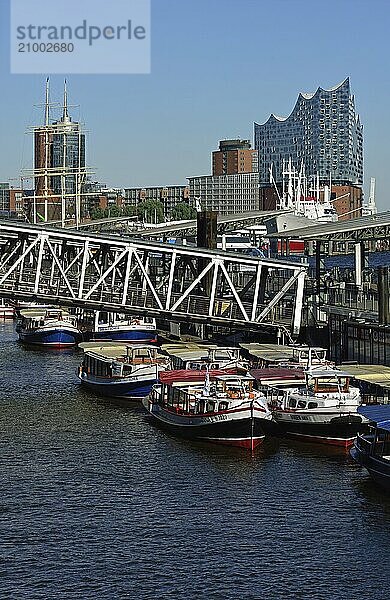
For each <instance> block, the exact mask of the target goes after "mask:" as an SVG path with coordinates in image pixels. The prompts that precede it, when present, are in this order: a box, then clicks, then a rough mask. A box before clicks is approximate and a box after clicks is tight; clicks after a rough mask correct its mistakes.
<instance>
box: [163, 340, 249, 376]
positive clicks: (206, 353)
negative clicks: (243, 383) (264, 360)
mask: <svg viewBox="0 0 390 600" xmlns="http://www.w3.org/2000/svg"><path fill="white" fill-rule="evenodd" d="M161 350H162V351H163V352H164V353H165V354H167V356H169V359H170V363H171V368H172V369H189V370H192V371H205V370H207V369H208V370H219V369H229V370H230V369H237V371H243V372H246V371H247V370H248V367H249V363H248V361H246V360H244V359H243V358H242V356H241V352H240V349H239V348H230V347H222V346H216V345H215V344H196V343H188V344H186V343H176V344H163V345H162V346H161Z"/></svg>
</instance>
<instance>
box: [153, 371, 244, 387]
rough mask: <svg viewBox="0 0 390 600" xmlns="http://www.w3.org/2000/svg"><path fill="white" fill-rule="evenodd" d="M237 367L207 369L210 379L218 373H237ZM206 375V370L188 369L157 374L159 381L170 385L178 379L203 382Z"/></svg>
mask: <svg viewBox="0 0 390 600" xmlns="http://www.w3.org/2000/svg"><path fill="white" fill-rule="evenodd" d="M238 374H239V373H238V370H237V369H218V370H213V371H209V377H210V379H213V378H215V377H217V376H218V375H238ZM205 377H206V371H191V370H190V369H181V370H179V371H161V372H160V374H159V379H160V381H161V383H165V384H166V385H172V383H177V382H178V381H182V382H183V383H185V382H186V381H188V382H190V381H196V382H198V381H199V383H203V381H204V380H205Z"/></svg>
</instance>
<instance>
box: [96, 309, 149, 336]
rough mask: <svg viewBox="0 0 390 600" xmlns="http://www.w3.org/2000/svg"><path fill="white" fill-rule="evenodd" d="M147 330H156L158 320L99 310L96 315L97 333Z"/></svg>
mask: <svg viewBox="0 0 390 600" xmlns="http://www.w3.org/2000/svg"><path fill="white" fill-rule="evenodd" d="M129 327H134V328H141V327H142V328H146V329H148V330H155V329H156V319H153V318H151V317H135V316H133V315H129V314H125V313H114V312H108V311H101V310H98V311H96V313H95V323H94V328H95V332H99V331H106V330H107V329H113V330H115V329H124V328H126V329H127V328H129Z"/></svg>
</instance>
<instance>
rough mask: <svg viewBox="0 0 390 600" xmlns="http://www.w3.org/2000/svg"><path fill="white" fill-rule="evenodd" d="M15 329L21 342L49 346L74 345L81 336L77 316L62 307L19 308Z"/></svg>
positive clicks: (65, 346)
mask: <svg viewBox="0 0 390 600" xmlns="http://www.w3.org/2000/svg"><path fill="white" fill-rule="evenodd" d="M16 331H17V333H18V334H19V339H20V341H21V342H23V343H25V344H29V345H34V346H45V347H50V348H67V347H71V346H75V345H76V344H77V343H78V342H79V341H80V340H81V337H82V333H81V331H80V329H79V328H78V326H77V318H76V317H75V316H73V315H70V314H69V313H68V312H67V311H66V310H64V309H63V308H47V309H39V308H35V309H26V310H21V311H20V319H19V321H18V324H17V327H16Z"/></svg>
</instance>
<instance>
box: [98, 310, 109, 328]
mask: <svg viewBox="0 0 390 600" xmlns="http://www.w3.org/2000/svg"><path fill="white" fill-rule="evenodd" d="M106 323H108V313H107V312H100V313H99V325H105V324H106Z"/></svg>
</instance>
